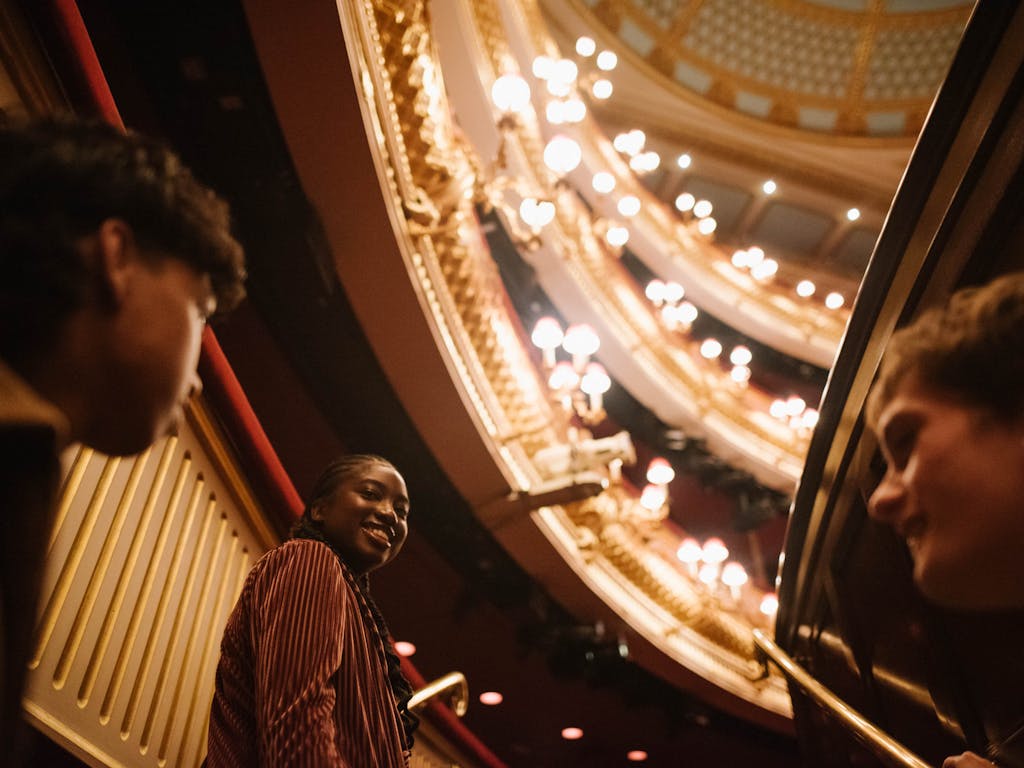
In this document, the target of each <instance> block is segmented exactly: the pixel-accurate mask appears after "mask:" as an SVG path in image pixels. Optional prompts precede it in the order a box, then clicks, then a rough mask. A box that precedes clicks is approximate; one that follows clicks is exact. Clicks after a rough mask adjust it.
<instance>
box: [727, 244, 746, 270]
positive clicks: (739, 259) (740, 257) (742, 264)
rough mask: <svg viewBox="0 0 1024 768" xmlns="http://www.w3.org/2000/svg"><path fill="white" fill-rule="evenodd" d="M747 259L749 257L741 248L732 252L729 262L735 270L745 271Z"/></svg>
mask: <svg viewBox="0 0 1024 768" xmlns="http://www.w3.org/2000/svg"><path fill="white" fill-rule="evenodd" d="M749 259H750V257H749V255H748V254H747V252H746V251H745V250H743V249H742V248H741V249H739V250H736V251H733V252H732V260H731V261H732V265H733V266H734V267H736V269H745V268H746V267H747V266H749V263H750V261H749Z"/></svg>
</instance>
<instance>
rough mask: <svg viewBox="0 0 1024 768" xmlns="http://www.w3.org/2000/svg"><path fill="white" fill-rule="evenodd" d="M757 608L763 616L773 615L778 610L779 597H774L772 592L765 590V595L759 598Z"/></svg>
mask: <svg viewBox="0 0 1024 768" xmlns="http://www.w3.org/2000/svg"><path fill="white" fill-rule="evenodd" d="M759 610H760V611H761V613H763V614H764V615H765V616H774V615H775V614H776V613H777V612H778V610H779V598H778V597H776V595H775V593H774V592H767V593H766V594H765V596H764V597H762V598H761V605H760V606H759Z"/></svg>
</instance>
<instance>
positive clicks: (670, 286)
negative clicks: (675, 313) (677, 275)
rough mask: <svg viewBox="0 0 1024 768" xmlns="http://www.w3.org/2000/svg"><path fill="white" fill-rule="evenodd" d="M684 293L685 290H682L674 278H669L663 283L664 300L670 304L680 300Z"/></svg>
mask: <svg viewBox="0 0 1024 768" xmlns="http://www.w3.org/2000/svg"><path fill="white" fill-rule="evenodd" d="M685 295H686V291H684V290H683V286H681V285H680V284H679V283H677V282H676V281H675V280H670V281H669V282H667V283H665V301H667V302H669V303H670V304H675V303H677V302H679V301H681V300H682V298H683V296H685Z"/></svg>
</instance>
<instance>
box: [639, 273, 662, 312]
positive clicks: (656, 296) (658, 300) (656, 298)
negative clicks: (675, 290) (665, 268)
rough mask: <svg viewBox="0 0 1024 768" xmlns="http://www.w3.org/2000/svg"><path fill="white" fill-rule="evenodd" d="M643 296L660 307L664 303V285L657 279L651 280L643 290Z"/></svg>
mask: <svg viewBox="0 0 1024 768" xmlns="http://www.w3.org/2000/svg"><path fill="white" fill-rule="evenodd" d="M644 295H645V296H646V297H647V298H648V299H650V300H651V301H653V302H654V303H655V304H656V305H658V306H661V304H663V303H664V301H665V283H664V282H662V281H661V280H658V279H657V278H655V279H654V280H651V282H649V283H648V284H647V287H646V288H645V289H644Z"/></svg>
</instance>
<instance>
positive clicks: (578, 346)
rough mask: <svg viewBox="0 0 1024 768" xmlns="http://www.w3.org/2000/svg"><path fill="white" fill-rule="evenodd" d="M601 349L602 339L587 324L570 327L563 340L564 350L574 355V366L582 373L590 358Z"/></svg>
mask: <svg viewBox="0 0 1024 768" xmlns="http://www.w3.org/2000/svg"><path fill="white" fill-rule="evenodd" d="M600 348H601V339H599V338H598V336H597V333H596V332H595V331H594V329H593V328H591V327H590V326H589V325H587V324H586V323H576V324H574V325H570V326H569V328H568V329H567V330H566V332H565V337H564V338H563V339H562V349H564V350H565V351H566V352H568V353H569V354H570V355H572V366H573V368H575V369H576V371H577V372H579V373H582V372H583V369H584V368H586V367H587V363H588V362H589V359H588V358H589V357H590V356H591V355H592V354H594V353H595V352H597V350H599V349H600Z"/></svg>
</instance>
